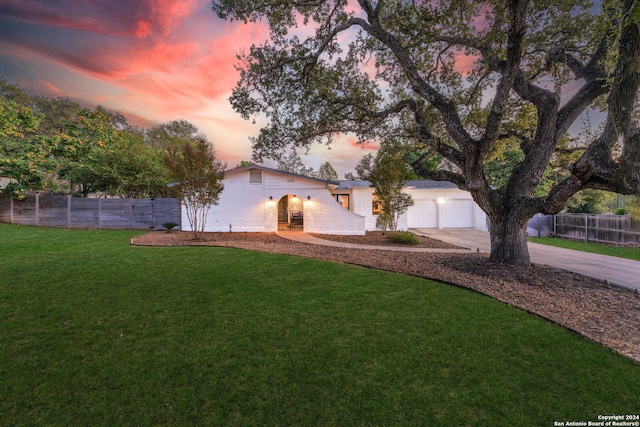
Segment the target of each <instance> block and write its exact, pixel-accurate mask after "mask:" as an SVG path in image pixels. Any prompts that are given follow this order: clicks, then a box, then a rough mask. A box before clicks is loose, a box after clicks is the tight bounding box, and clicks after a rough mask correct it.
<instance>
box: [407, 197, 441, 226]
mask: <svg viewBox="0 0 640 427" xmlns="http://www.w3.org/2000/svg"><path fill="white" fill-rule="evenodd" d="M407 224H408V226H409V228H438V204H437V202H436V201H435V200H416V201H415V204H414V205H413V206H412V207H411V209H409V210H408V211H407Z"/></svg>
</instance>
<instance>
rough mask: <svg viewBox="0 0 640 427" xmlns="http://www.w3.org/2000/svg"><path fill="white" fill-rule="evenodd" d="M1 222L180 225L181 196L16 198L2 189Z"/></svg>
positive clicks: (147, 226) (114, 226)
mask: <svg viewBox="0 0 640 427" xmlns="http://www.w3.org/2000/svg"><path fill="white" fill-rule="evenodd" d="M0 222H7V223H10V224H20V225H35V226H40V227H61V228H110V229H163V228H164V227H163V226H162V224H164V223H167V222H174V223H176V224H178V227H176V228H179V226H180V223H181V221H180V202H179V201H178V199H104V198H100V199H84V198H74V197H71V196H64V195H57V194H56V195H54V194H51V193H46V192H35V193H27V198H26V199H25V200H20V201H18V200H13V199H11V198H10V197H8V195H6V194H2V193H0Z"/></svg>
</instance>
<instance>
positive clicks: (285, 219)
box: [278, 194, 304, 231]
mask: <svg viewBox="0 0 640 427" xmlns="http://www.w3.org/2000/svg"><path fill="white" fill-rule="evenodd" d="M284 230H304V220H303V215H302V201H301V200H300V199H299V198H298V197H296V196H295V195H291V194H287V195H286V196H284V197H282V198H281V199H280V200H279V201H278V231H284Z"/></svg>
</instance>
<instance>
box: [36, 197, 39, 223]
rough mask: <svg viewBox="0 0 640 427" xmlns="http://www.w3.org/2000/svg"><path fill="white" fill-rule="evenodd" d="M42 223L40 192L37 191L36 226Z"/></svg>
mask: <svg viewBox="0 0 640 427" xmlns="http://www.w3.org/2000/svg"><path fill="white" fill-rule="evenodd" d="M39 225H40V192H39V191H36V227H37V226H39Z"/></svg>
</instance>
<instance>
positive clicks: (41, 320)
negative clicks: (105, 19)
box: [0, 225, 640, 426]
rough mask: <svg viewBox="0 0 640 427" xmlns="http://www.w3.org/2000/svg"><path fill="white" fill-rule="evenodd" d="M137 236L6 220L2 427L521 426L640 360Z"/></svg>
mask: <svg viewBox="0 0 640 427" xmlns="http://www.w3.org/2000/svg"><path fill="white" fill-rule="evenodd" d="M135 234H136V232H130V231H78V230H50V229H37V228H29V227H16V226H9V225H0V272H1V274H0V316H1V318H0V378H1V381H0V425H11V426H14V425H17V426H19V425H29V426H31V425H52V426H67V425H92V426H100V425H106V426H112V425H154V426H156V425H173V426H185V425H234V426H256V425H278V426H288V425H295V426H308V425H314V426H316V425H318V426H334V425H335V426H359V425H394V426H396V425H419V426H423V425H429V426H454V425H455V426H463V425H471V426H522V425H553V422H554V421H556V420H560V421H567V420H569V421H571V420H573V421H575V420H596V419H597V416H598V414H632V413H637V411H638V408H640V395H639V394H638V384H640V366H639V365H638V364H635V363H633V362H632V361H630V360H628V359H626V358H624V357H622V356H620V355H618V354H616V353H614V352H612V351H610V350H608V349H606V348H603V347H601V346H599V345H597V344H595V343H593V342H591V341H588V340H586V339H584V338H582V337H580V336H578V335H577V334H575V333H572V332H569V331H567V330H565V329H563V328H560V327H558V326H557V325H554V324H551V323H549V322H546V321H544V320H541V319H539V318H536V317H534V316H530V315H528V314H526V313H524V312H522V311H520V310H517V309H514V308H512V307H508V306H506V305H504V304H501V303H498V302H496V301H494V300H492V299H490V298H488V297H485V296H482V295H479V294H477V293H474V292H471V291H469V290H465V289H460V288H456V287H453V286H448V285H444V284H440V283H437V282H433V281H428V280H423V279H419V278H414V277H408V276H403V275H398V274H391V273H385V272H380V271H375V270H370V269H364V268H359V267H355V266H347V265H341V264H333V263H327V262H321V261H317V260H309V259H303V258H298V257H290V256H280V255H274V254H266V253H259V252H252V251H244V250H237V249H228V248H212V247H192V248H144V247H132V246H129V245H128V242H129V239H130V238H131V237H132V236H134V235H135Z"/></svg>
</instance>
